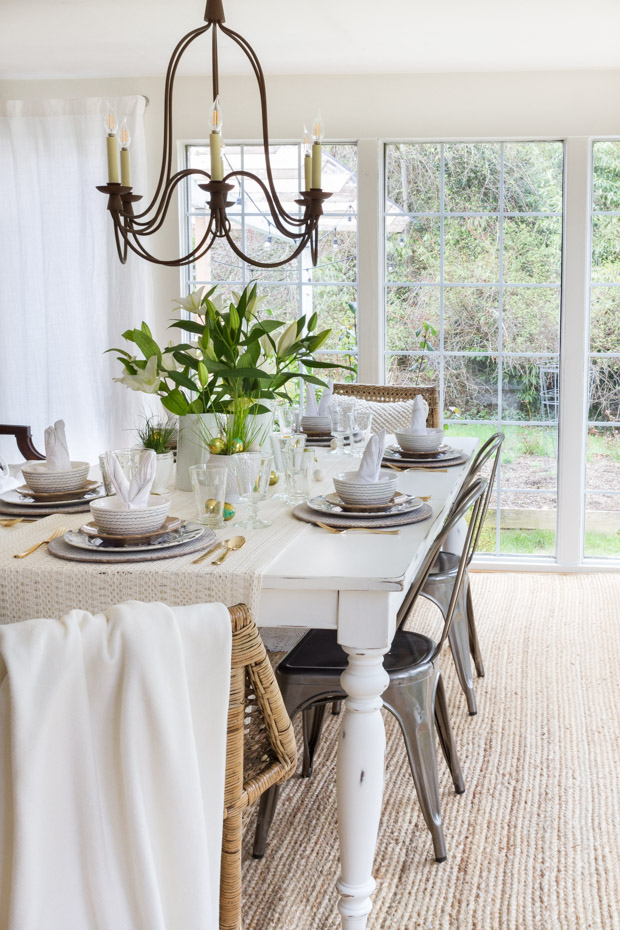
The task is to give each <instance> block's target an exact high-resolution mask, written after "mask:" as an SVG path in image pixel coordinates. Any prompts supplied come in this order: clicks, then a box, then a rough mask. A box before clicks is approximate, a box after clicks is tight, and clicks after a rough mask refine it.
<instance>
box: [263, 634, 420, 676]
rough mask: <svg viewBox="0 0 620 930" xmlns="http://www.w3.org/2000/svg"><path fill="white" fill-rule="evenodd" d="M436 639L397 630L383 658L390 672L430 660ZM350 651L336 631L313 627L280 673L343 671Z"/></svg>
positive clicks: (292, 652)
mask: <svg viewBox="0 0 620 930" xmlns="http://www.w3.org/2000/svg"><path fill="white" fill-rule="evenodd" d="M434 649H435V642H434V641H433V640H432V639H430V638H429V637H428V636H422V634H421V633H412V632H410V631H409V630H397V632H396V635H395V636H394V641H393V642H392V648H391V649H390V651H389V652H388V653H387V655H386V656H385V659H384V665H385V670H386V671H387V672H388V674H389V673H390V672H399V671H404V670H405V669H407V668H412V667H413V666H416V665H423V664H424V663H425V662H428V661H429V660H430V658H431V656H432V654H433V651H434ZM346 666H347V654H346V652H345V651H344V649H342V648H341V647H340V646H339V645H338V642H337V639H336V631H335V630H310V632H309V633H306V635H305V636H304V638H303V639H302V640H301V641H300V642H299V643H297V645H296V646H295V648H294V649H293V650H292V651H291V652H289V654H288V655H287V656H285V657H284V659H282V661H281V662H280V664H279V665H278V674H283V675H312V674H316V675H317V676H321V677H325V674H326V673H328V674H329V672H332V673H334V674H336V673H338V672H344V670H345V668H346Z"/></svg>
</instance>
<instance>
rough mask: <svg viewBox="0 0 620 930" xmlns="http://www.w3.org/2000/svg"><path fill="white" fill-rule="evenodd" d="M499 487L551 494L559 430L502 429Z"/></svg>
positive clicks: (551, 427) (543, 427)
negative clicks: (503, 436) (549, 492)
mask: <svg viewBox="0 0 620 930" xmlns="http://www.w3.org/2000/svg"><path fill="white" fill-rule="evenodd" d="M502 432H503V433H504V434H505V436H506V439H505V440H504V445H503V446H502V488H507V489H512V490H514V489H516V488H518V489H519V490H521V491H523V492H524V493H525V494H526V493H527V490H528V489H543V490H549V491H554V490H555V487H556V477H557V468H556V464H557V463H556V457H557V448H558V445H557V443H558V431H557V427H556V426H504V427H502Z"/></svg>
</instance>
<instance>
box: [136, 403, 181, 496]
mask: <svg viewBox="0 0 620 930" xmlns="http://www.w3.org/2000/svg"><path fill="white" fill-rule="evenodd" d="M175 432H176V429H175V427H174V426H171V425H170V423H168V422H167V421H166V420H161V419H158V418H156V417H149V418H148V419H147V420H146V422H145V424H144V426H141V427H139V428H138V438H139V439H140V443H141V444H142V448H143V449H152V450H153V452H154V453H155V456H156V460H155V461H156V466H155V480H154V481H153V492H154V493H155V494H164V493H165V492H166V491H167V490H168V485H169V484H170V481H171V480H172V470H173V468H174V453H173V452H172V451H171V449H170V442H171V440H172V439H173V437H174V434H175Z"/></svg>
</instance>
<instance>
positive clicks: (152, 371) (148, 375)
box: [114, 355, 161, 394]
mask: <svg viewBox="0 0 620 930" xmlns="http://www.w3.org/2000/svg"><path fill="white" fill-rule="evenodd" d="M114 380H115V381H118V382H119V383H120V384H124V385H125V387H128V388H130V389H131V390H132V391H142V393H143V394H157V392H158V390H159V385H160V383H161V378H160V377H159V375H158V374H157V356H156V355H151V357H150V359H149V360H148V362H147V363H146V367H145V368H144V369H141V370H140V371H138V372H137V373H136V374H135V375H130V374H129V372H128V371H125V374H124V375H123V377H122V378H115V379H114Z"/></svg>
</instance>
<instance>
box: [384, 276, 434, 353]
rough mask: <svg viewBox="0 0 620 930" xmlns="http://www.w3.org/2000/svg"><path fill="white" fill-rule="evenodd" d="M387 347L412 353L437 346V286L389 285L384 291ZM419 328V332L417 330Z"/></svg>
mask: <svg viewBox="0 0 620 930" xmlns="http://www.w3.org/2000/svg"><path fill="white" fill-rule="evenodd" d="M386 324H387V336H386V338H387V348H388V349H389V350H391V351H401V352H415V351H417V350H419V349H422V350H424V351H426V350H428V349H429V347H430V348H431V349H432V350H433V351H435V350H437V349H438V348H439V328H440V319H439V288H438V287H390V288H388V291H387V311H386ZM418 330H419V332H418Z"/></svg>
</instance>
